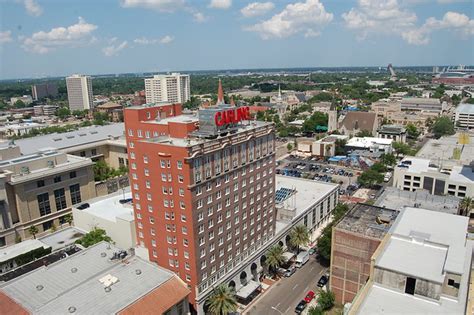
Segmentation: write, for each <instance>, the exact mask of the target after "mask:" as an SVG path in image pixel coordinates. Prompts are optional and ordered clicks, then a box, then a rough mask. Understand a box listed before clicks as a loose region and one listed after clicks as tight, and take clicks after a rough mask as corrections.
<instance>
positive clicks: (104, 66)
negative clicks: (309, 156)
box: [0, 0, 474, 80]
mask: <svg viewBox="0 0 474 315" xmlns="http://www.w3.org/2000/svg"><path fill="white" fill-rule="evenodd" d="M388 63H392V64H393V65H394V67H395V68H396V67H397V66H416V65H424V66H431V65H458V64H466V65H472V64H474V1H473V0H272V1H266V0H263V1H260V2H255V1H253V0H250V1H247V0H0V80H1V79H14V78H36V77H45V76H65V75H70V74H72V73H82V74H108V73H130V72H158V71H160V72H162V71H185V70H219V69H249V68H286V67H335V66H386V65H387V64H388Z"/></svg>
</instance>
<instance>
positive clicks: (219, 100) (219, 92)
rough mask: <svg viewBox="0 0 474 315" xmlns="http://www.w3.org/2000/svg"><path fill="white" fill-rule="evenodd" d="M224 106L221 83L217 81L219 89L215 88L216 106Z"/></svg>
mask: <svg viewBox="0 0 474 315" xmlns="http://www.w3.org/2000/svg"><path fill="white" fill-rule="evenodd" d="M222 104H224V90H223V89H222V81H221V79H219V87H218V88H217V105H222Z"/></svg>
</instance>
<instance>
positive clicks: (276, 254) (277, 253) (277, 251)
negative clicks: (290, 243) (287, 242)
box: [265, 245, 285, 273]
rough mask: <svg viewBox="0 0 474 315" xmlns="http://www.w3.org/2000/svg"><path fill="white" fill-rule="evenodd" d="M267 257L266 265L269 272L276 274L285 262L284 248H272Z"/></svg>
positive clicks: (278, 246)
mask: <svg viewBox="0 0 474 315" xmlns="http://www.w3.org/2000/svg"><path fill="white" fill-rule="evenodd" d="M266 257H267V259H266V260H265V264H266V265H267V266H268V269H269V271H270V272H271V273H276V270H277V268H278V267H279V266H280V265H281V264H282V263H283V262H284V261H285V257H283V247H281V246H280V245H274V246H272V247H270V249H269V250H268V252H267V254H266Z"/></svg>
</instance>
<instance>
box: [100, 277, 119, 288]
mask: <svg viewBox="0 0 474 315" xmlns="http://www.w3.org/2000/svg"><path fill="white" fill-rule="evenodd" d="M99 282H100V283H102V284H103V285H104V287H106V288H107V287H110V286H111V285H113V284H115V283H117V282H118V278H117V277H114V276H112V275H111V274H108V275H106V276H104V277H102V278H100V279H99Z"/></svg>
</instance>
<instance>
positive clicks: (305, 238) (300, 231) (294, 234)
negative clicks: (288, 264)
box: [290, 225, 310, 253]
mask: <svg viewBox="0 0 474 315" xmlns="http://www.w3.org/2000/svg"><path fill="white" fill-rule="evenodd" d="M309 241H310V237H309V231H308V228H307V227H306V226H305V225H297V226H295V227H294V228H293V229H292V230H291V232H290V244H291V246H293V247H296V252H297V253H299V252H300V247H301V246H306V245H307V244H308V243H309Z"/></svg>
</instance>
